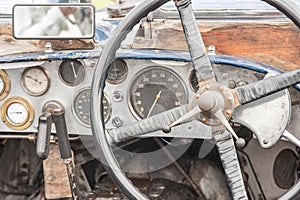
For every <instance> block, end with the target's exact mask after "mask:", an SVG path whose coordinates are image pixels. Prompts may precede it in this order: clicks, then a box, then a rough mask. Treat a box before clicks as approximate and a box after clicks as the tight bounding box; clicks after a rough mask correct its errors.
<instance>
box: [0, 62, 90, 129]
mask: <svg viewBox="0 0 300 200" xmlns="http://www.w3.org/2000/svg"><path fill="white" fill-rule="evenodd" d="M84 72H85V71H84V66H83V64H82V63H81V62H79V61H78V60H66V61H63V62H62V63H61V64H60V66H59V77H60V78H61V80H62V82H63V83H64V84H66V85H69V86H76V85H79V84H80V83H81V82H82V81H83V79H84ZM21 85H22V88H23V89H24V91H25V92H27V93H28V94H29V95H31V96H41V95H43V94H45V93H46V92H47V91H48V89H49V87H50V77H49V74H48V72H47V70H46V69H45V68H43V67H41V66H34V67H29V68H26V69H25V70H24V71H23V72H22V75H21ZM10 88H11V85H10V79H9V76H8V75H7V73H6V72H5V71H4V70H0V100H4V99H5V98H6V97H7V96H8V94H9V92H10ZM1 117H2V121H3V122H4V123H5V124H6V125H7V126H8V127H9V128H11V129H13V130H24V129H26V128H28V127H29V126H30V125H31V124H32V123H33V120H34V109H33V107H32V105H31V104H30V102H29V101H28V100H26V99H25V98H22V97H18V96H13V97H10V98H8V99H6V101H5V102H4V103H3V104H2V107H1Z"/></svg>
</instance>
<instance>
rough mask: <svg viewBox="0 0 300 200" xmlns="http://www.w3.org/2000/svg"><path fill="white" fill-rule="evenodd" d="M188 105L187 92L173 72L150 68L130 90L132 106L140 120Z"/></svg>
mask: <svg viewBox="0 0 300 200" xmlns="http://www.w3.org/2000/svg"><path fill="white" fill-rule="evenodd" d="M186 103H187V92H186V89H185V86H184V85H183V83H182V81H181V80H180V78H179V77H178V76H177V75H176V74H175V73H174V72H173V71H171V70H169V69H166V68H161V67H152V68H148V69H146V70H144V71H142V72H141V73H139V74H138V75H137V76H136V79H135V80H134V81H133V82H132V84H131V88H130V105H131V107H132V108H133V111H134V112H135V114H136V115H137V116H138V117H139V118H147V117H149V116H151V115H154V114H157V113H161V112H164V111H166V110H170V109H172V108H174V107H177V106H180V105H183V104H186Z"/></svg>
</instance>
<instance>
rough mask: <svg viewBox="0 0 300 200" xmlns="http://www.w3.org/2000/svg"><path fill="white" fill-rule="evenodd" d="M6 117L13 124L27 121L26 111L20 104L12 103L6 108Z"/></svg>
mask: <svg viewBox="0 0 300 200" xmlns="http://www.w3.org/2000/svg"><path fill="white" fill-rule="evenodd" d="M7 117H8V119H9V120H10V121H11V122H12V123H14V124H23V123H25V122H26V120H27V119H28V111H27V109H26V108H25V106H24V105H22V104H20V103H12V104H10V105H9V106H8V108H7Z"/></svg>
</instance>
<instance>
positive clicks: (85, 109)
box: [73, 88, 111, 127]
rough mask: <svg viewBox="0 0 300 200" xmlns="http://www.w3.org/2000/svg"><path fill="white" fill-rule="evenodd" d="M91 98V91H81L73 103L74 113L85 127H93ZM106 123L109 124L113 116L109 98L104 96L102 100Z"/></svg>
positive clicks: (87, 89) (86, 89)
mask: <svg viewBox="0 0 300 200" xmlns="http://www.w3.org/2000/svg"><path fill="white" fill-rule="evenodd" d="M90 96H91V89H90V88H85V89H83V90H81V91H80V92H79V93H78V94H77V95H76V97H75V99H74V101H73V113H74V115H75V116H76V119H77V120H78V121H79V122H80V123H81V124H82V125H84V126H86V127H90V126H91V119H90ZM102 105H103V116H104V121H105V122H107V121H108V120H109V118H110V115H111V105H110V101H109V99H108V97H107V96H106V95H104V97H103V100H102Z"/></svg>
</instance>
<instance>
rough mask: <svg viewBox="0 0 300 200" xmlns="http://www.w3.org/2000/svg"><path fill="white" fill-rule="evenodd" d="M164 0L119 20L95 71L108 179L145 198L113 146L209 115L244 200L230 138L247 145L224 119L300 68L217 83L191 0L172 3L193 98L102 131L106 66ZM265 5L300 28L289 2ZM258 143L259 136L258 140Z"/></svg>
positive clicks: (95, 127)
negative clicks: (192, 78)
mask: <svg viewBox="0 0 300 200" xmlns="http://www.w3.org/2000/svg"><path fill="white" fill-rule="evenodd" d="M167 1H168V0H151V1H144V2H143V3H141V4H139V5H138V6H137V7H136V8H135V9H134V10H133V11H132V12H131V13H130V14H129V15H128V16H127V17H126V18H125V19H124V20H122V22H121V23H120V24H119V26H118V27H117V29H116V30H115V32H114V33H113V35H112V36H111V38H110V39H109V41H108V42H107V43H106V45H105V47H104V49H103V51H102V54H101V57H100V60H99V62H98V64H97V68H96V69H95V73H94V77H93V82H92V93H91V94H92V95H91V125H92V131H93V135H94V137H95V142H96V144H97V145H96V146H97V150H98V153H99V155H100V159H101V161H102V162H103V164H104V166H105V167H106V170H107V172H108V173H109V174H110V176H111V178H112V179H113V180H114V181H115V182H116V184H117V185H118V186H119V187H120V189H121V190H122V192H123V193H124V194H125V195H126V196H127V197H128V198H129V199H138V200H143V199H148V198H147V197H146V196H145V195H144V194H142V193H141V192H140V191H139V189H137V188H136V187H135V186H134V185H133V184H132V182H131V181H130V180H129V179H128V178H127V177H126V175H125V173H124V172H123V171H122V170H121V169H120V166H119V163H118V161H117V160H116V158H115V156H114V154H113V152H112V149H111V145H112V144H114V143H118V142H120V141H124V140H127V139H129V138H132V137H136V136H139V135H143V134H146V133H149V132H154V131H157V130H169V129H170V128H171V127H173V126H176V125H178V124H180V123H186V122H187V121H189V120H190V119H192V118H193V117H194V116H197V115H201V114H203V113H206V114H208V115H209V116H211V117H212V119H214V120H215V121H218V125H217V126H214V127H213V128H212V133H213V134H212V135H213V137H214V139H215V142H216V145H217V148H218V151H219V154H220V158H221V161H222V164H223V168H224V171H225V173H226V175H227V179H228V184H229V188H230V189H231V194H232V197H233V199H247V192H246V189H245V185H244V182H243V178H242V173H241V169H240V165H239V162H238V157H237V153H236V149H235V144H234V139H233V137H234V138H235V139H236V144H237V146H238V147H243V146H244V145H245V141H244V140H243V139H242V138H239V137H238V136H237V135H236V133H235V132H234V130H233V129H232V128H231V126H230V124H229V122H228V120H229V119H230V117H231V116H232V115H233V114H234V113H235V111H236V109H237V108H239V107H241V106H243V105H245V104H248V103H251V102H253V101H256V100H259V99H261V98H263V97H266V96H269V95H272V94H274V93H276V92H278V91H281V90H284V89H286V88H288V87H290V86H292V85H294V84H297V83H299V82H300V69H297V70H295V71H290V72H287V73H284V74H281V75H277V76H274V77H271V78H268V79H264V80H261V81H258V82H255V83H251V84H248V85H245V86H242V87H239V88H236V89H229V88H227V87H226V86H225V85H222V84H220V83H218V82H217V81H216V78H215V74H214V72H213V70H212V66H211V63H210V60H209V58H208V55H207V53H206V50H205V46H204V43H203V40H202V38H201V34H200V32H199V30H198V27H197V25H196V21H195V16H194V14H193V11H192V7H191V0H174V2H175V4H176V6H177V9H178V11H179V14H180V18H181V22H182V26H183V29H184V32H185V36H186V41H187V43H188V47H189V51H190V55H191V59H192V63H193V66H194V69H195V70H196V76H197V79H198V82H199V86H200V87H199V88H200V89H199V90H198V91H197V92H196V95H195V98H194V99H193V100H192V101H190V103H189V104H187V105H184V106H180V107H176V108H174V109H171V110H169V111H166V112H163V113H159V114H157V115H154V116H151V117H149V118H146V119H143V120H141V121H137V122H135V123H133V124H129V125H124V126H122V127H120V128H115V129H109V130H106V129H105V124H104V119H103V116H102V111H103V108H102V105H101V104H99V102H101V100H102V98H103V91H104V87H105V79H106V72H107V68H108V66H109V65H110V63H111V62H112V60H113V59H114V58H115V55H116V51H117V49H119V47H120V44H121V42H122V41H123V39H124V38H125V37H126V33H128V32H129V31H130V30H132V28H133V26H134V25H135V24H137V23H138V22H139V21H140V20H141V19H142V18H143V17H145V16H146V15H147V14H148V13H149V12H151V11H153V10H155V9H157V8H159V7H160V6H161V5H163V4H164V3H166V2H167ZM263 1H265V2H267V3H269V4H270V5H273V6H274V7H276V8H277V9H278V10H280V11H282V12H283V13H284V14H285V15H287V16H288V17H289V18H290V19H291V20H292V21H293V22H294V23H295V24H296V25H297V26H298V27H300V11H299V10H297V9H296V8H295V7H294V6H293V5H292V4H291V2H290V1H289V0H263ZM99 111H100V112H99ZM208 125H209V124H208ZM281 134H282V133H279V134H277V135H278V136H277V137H270V138H267V139H268V140H266V138H264V139H261V140H260V141H259V142H260V144H261V146H263V147H265V148H268V147H270V146H272V145H274V144H275V143H276V142H277V141H278V140H279V139H280V138H281ZM232 136H233V137H232ZM258 139H260V138H259V137H258ZM290 195H291V194H290Z"/></svg>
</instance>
